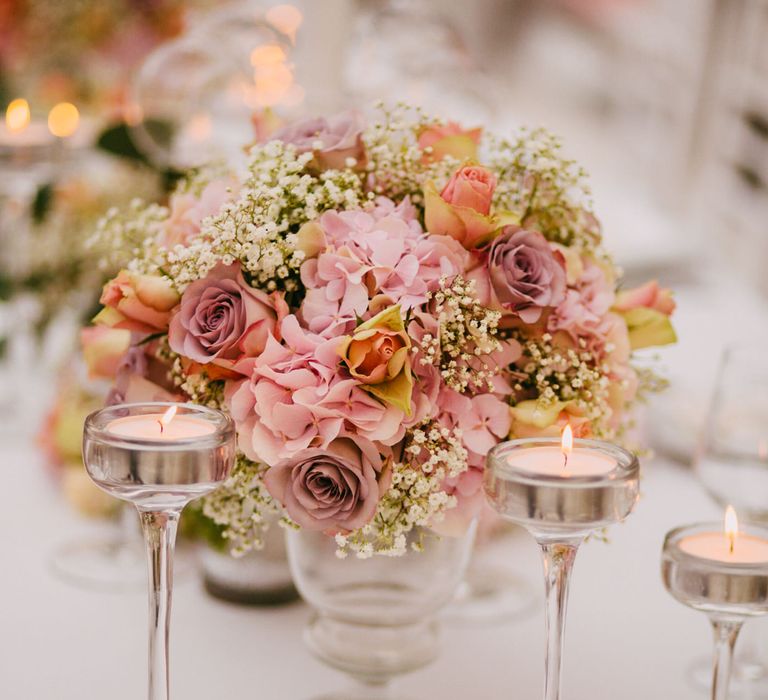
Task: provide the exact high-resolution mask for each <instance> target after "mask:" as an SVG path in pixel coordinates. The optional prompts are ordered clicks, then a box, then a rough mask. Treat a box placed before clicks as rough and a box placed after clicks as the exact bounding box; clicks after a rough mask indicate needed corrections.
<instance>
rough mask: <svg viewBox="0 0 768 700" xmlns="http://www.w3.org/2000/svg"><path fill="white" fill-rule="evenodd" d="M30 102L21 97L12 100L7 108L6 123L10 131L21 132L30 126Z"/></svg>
mask: <svg viewBox="0 0 768 700" xmlns="http://www.w3.org/2000/svg"><path fill="white" fill-rule="evenodd" d="M31 118H32V117H31V115H30V112H29V102H27V101H26V100H23V99H21V98H19V99H16V100H12V101H11V103H10V104H9V105H8V109H6V110H5V125H6V126H7V127H8V131H12V132H14V133H19V132H21V131H24V129H26V128H27V126H29V122H30V119H31Z"/></svg>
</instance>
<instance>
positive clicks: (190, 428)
mask: <svg viewBox="0 0 768 700" xmlns="http://www.w3.org/2000/svg"><path fill="white" fill-rule="evenodd" d="M175 413H176V412H175V411H173V412H171V410H169V411H166V412H165V413H145V414H143V415H137V416H127V417H125V418H116V419H115V420H113V421H110V423H108V424H107V431H109V432H110V433H113V434H114V435H119V436H121V437H128V438H140V439H142V440H161V441H167V440H171V441H172V440H185V439H189V438H197V437H204V436H205V435H211V434H213V433H214V431H215V430H216V428H215V427H214V426H213V424H212V423H210V422H208V421H206V420H202V419H200V418H194V417H192V416H176V415H175Z"/></svg>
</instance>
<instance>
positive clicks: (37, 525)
mask: <svg viewBox="0 0 768 700" xmlns="http://www.w3.org/2000/svg"><path fill="white" fill-rule="evenodd" d="M702 294H703V291H702V290H693V292H692V293H691V294H690V295H689V296H688V297H685V295H681V298H680V301H681V308H680V315H679V318H678V328H680V329H681V331H682V333H681V336H682V342H681V343H680V345H679V346H678V347H677V348H675V349H674V350H673V351H672V352H670V353H668V354H667V358H668V359H667V364H668V365H669V366H670V368H671V369H672V375H673V377H674V376H675V372H676V371H678V372H680V373H684V372H685V371H687V373H688V375H689V376H690V375H691V372H692V371H693V367H692V361H693V362H694V363H695V364H696V365H697V366H701V368H702V369H701V370H700V372H699V373H697V374H696V376H698V377H701V379H702V381H706V380H708V379H709V378H711V369H709V370H704V369H703V367H704V366H707V367H708V368H711V366H712V363H711V362H709V361H710V360H712V359H713V358H714V356H715V355H716V354H717V350H718V347H717V343H716V342H715V341H714V340H713V338H712V334H711V333H710V332H709V331H708V330H707V328H710V329H711V328H712V327H711V326H709V325H708V321H707V319H709V320H711V318H712V314H715V315H717V316H718V317H719V318H720V323H721V324H723V323H726V322H728V319H729V317H728V315H727V314H726V315H722V314H719V313H716V309H713V308H712V305H716V302H717V301H719V303H720V304H721V306H723V307H725V306H728V305H732V304H733V303H734V299H733V297H731V296H730V295H729V296H721V295H711V296H710V297H703V298H704V301H701V300H702V296H701V295H702ZM697 302H698V303H697ZM721 310H722V309H721ZM730 322H731V323H735V319H733V318H732V317H731V319H730ZM721 330H722V328H721ZM704 335H706V336H707V337H708V338H709V340H707V341H706V342H705V338H704ZM724 337H727V333H726V335H720V336H719V338H718V340H720V341H722V339H723V338H724ZM705 359H707V363H705V362H704V360H705ZM704 398H705V397H704V396H701V397H699V396H697V397H695V400H696V401H697V402H698V401H701V400H703V399H704ZM644 466H645V469H644V480H643V497H642V500H641V501H640V503H639V504H638V506H637V509H636V511H635V513H634V514H633V515H632V516H631V517H630V518H629V519H628V521H627V522H626V523H625V524H623V525H620V526H617V527H615V528H613V529H612V530H611V532H610V537H611V543H610V544H604V543H601V542H591V543H588V544H587V545H585V546H584V547H583V548H582V551H581V552H580V554H579V557H578V559H577V562H576V569H575V577H574V580H573V585H572V591H571V600H570V606H569V619H568V629H567V634H566V654H565V666H564V697H565V699H566V700H649V699H650V698H658V699H659V700H694V699H695V698H701V697H704V696H703V695H701V694H700V693H697V692H695V691H693V690H692V689H691V688H690V686H689V684H688V682H687V680H686V677H685V673H686V671H687V669H688V667H689V665H690V663H691V661H692V660H693V659H694V658H695V657H697V656H702V655H707V654H709V653H710V648H711V639H710V629H709V625H708V622H707V620H706V618H705V616H704V615H702V614H700V613H696V612H693V611H691V610H689V609H687V608H685V607H683V606H682V605H680V604H678V603H677V602H675V601H674V600H673V599H672V598H671V597H670V596H669V595H668V594H667V593H666V591H665V590H664V588H663V586H662V583H661V580H660V575H659V556H660V550H661V544H662V539H663V536H664V534H665V532H666V531H667V530H668V529H670V528H671V527H673V526H675V525H679V524H682V523H686V522H692V521H698V520H704V519H717V518H719V517H721V514H720V513H719V512H718V510H717V508H716V507H715V506H714V505H713V504H712V503H711V502H710V500H709V499H708V498H707V496H706V495H705V494H704V492H703V490H702V489H701V487H700V486H699V485H698V484H697V482H696V480H695V479H694V478H693V476H692V475H691V474H690V473H688V472H687V471H685V470H684V469H682V468H679V467H675V466H673V465H672V464H671V463H668V462H665V461H663V460H662V459H658V460H657V461H656V462H653V463H648V464H645V465H644ZM0 469H2V475H3V479H2V486H3V489H2V509H1V510H0V513H1V514H2V515H1V517H0V522H1V523H2V535H3V539H2V550H1V551H2V555H1V556H0V562H1V563H0V698H2V699H3V700H96V699H98V700H102V699H108V700H136V698H141V697H145V692H146V691H145V674H146V639H145V636H146V598H145V593H143V592H140V591H136V592H134V593H109V592H95V591H88V590H82V589H79V588H77V587H73V586H72V585H69V584H67V583H64V582H62V581H60V580H59V579H57V578H56V577H55V576H54V575H53V574H52V573H51V570H50V555H51V552H52V551H53V550H54V548H55V547H56V546H57V545H59V544H61V543H62V542H64V541H67V540H72V539H74V538H77V537H79V536H85V535H91V534H93V532H94V529H95V528H96V527H97V526H96V525H95V524H94V523H92V522H90V521H85V520H82V519H81V518H80V517H78V516H77V515H75V514H74V513H73V512H72V511H71V509H70V507H69V506H68V505H67V504H66V503H64V502H63V500H62V498H61V496H60V495H59V494H57V493H56V491H55V488H54V486H53V484H51V483H50V480H49V478H48V476H47V475H46V473H45V470H44V468H43V466H42V464H41V458H40V457H39V456H38V455H37V453H36V451H35V449H34V448H33V447H32V446H31V445H25V444H23V443H21V444H15V445H14V444H13V443H12V442H10V441H8V440H7V439H6V440H5V441H4V442H3V444H2V446H1V447H0ZM497 556H499V557H506V558H507V559H508V561H513V562H514V563H515V565H516V566H517V568H518V570H519V572H520V574H521V575H522V576H524V577H526V578H527V579H528V580H529V581H530V582H531V584H532V585H533V586H535V587H536V590H537V591H540V592H541V598H540V601H541V602H539V604H538V606H537V608H536V609H535V610H532V611H531V614H530V615H528V616H527V617H525V618H524V619H522V620H519V621H516V622H513V623H502V624H496V625H485V626H467V625H464V626H460V625H458V624H457V623H455V622H451V623H449V624H446V625H445V629H444V651H443V654H442V656H441V657H440V659H439V660H438V661H437V662H436V663H435V664H433V665H432V666H430V667H429V668H427V669H424V670H423V671H420V672H418V673H415V674H413V675H411V676H408V677H406V678H404V679H403V680H402V681H401V687H402V689H403V691H404V692H405V693H406V694H407V695H408V696H409V697H412V698H421V699H422V700H436V699H443V700H466V699H467V698H472V700H501V699H503V698H510V699H512V698H516V699H519V700H533V699H537V698H539V697H541V692H542V683H543V647H544V624H543V600H542V599H543V583H542V580H541V566H540V563H539V558H538V552H537V549H536V547H535V546H534V544H533V542H532V541H531V540H529V539H528V538H527V537H524V536H520V537H517V538H514V539H513V540H511V541H510V543H509V545H508V546H507V547H505V548H504V549H503V550H502V551H500V552H499V553H498V555H497ZM308 615H309V611H308V609H307V608H306V607H305V606H303V605H299V604H297V605H293V606H289V607H286V608H282V609H265V610H261V609H249V608H241V607H236V606H232V605H228V604H224V603H221V602H218V601H215V600H213V599H211V598H209V597H207V596H206V594H205V593H204V592H203V590H202V587H201V585H200V583H199V581H198V580H197V579H196V578H195V576H188V577H187V578H186V579H184V580H181V581H179V582H178V585H177V587H176V592H175V599H174V605H173V624H172V650H171V657H172V658H171V673H172V692H173V694H174V697H175V698H177V699H178V698H183V699H184V700H202V699H203V698H222V699H226V700H229V699H230V698H231V699H235V698H248V699H249V700H262V699H263V700H310V699H311V698H314V697H315V696H317V695H319V694H322V692H324V691H329V690H334V689H338V688H340V687H343V686H344V685H345V679H344V678H343V677H342V676H341V674H338V673H336V672H335V671H333V670H331V669H328V668H325V667H324V666H323V665H322V664H321V663H319V662H318V661H316V660H314V658H313V657H311V656H310V654H309V653H308V652H307V651H306V650H305V648H304V646H303V643H302V639H301V633H302V627H303V625H304V623H305V621H306V619H307V617H308ZM751 624H752V626H753V627H754V626H755V625H762V626H763V628H764V630H763V631H764V632H766V633H768V629H765V627H766V623H764V622H763V621H755V622H753V623H751Z"/></svg>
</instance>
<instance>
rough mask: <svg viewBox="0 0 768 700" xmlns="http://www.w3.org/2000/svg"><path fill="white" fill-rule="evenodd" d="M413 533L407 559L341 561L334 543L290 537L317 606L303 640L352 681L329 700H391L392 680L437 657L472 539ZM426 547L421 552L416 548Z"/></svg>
mask: <svg viewBox="0 0 768 700" xmlns="http://www.w3.org/2000/svg"><path fill="white" fill-rule="evenodd" d="M474 530H475V527H474V524H473V525H472V527H471V528H470V529H469V530H468V531H467V532H466V533H465V534H464V535H462V536H461V537H445V536H438V535H436V534H434V533H432V532H431V531H429V530H426V529H421V528H416V529H414V530H413V531H412V532H411V534H410V535H409V537H408V540H409V541H408V545H409V546H408V550H407V552H406V553H405V554H403V555H402V556H394V557H388V556H373V557H370V558H367V559H361V558H358V557H356V556H355V555H354V554H350V555H348V556H347V557H345V558H340V557H339V556H337V554H336V549H337V547H336V543H335V541H334V539H333V538H332V537H327V536H326V535H323V534H321V533H317V532H309V531H305V530H297V531H293V530H292V531H289V532H288V534H287V545H288V561H289V563H290V566H291V571H292V573H293V577H294V581H295V583H296V587H297V588H298V589H299V593H301V595H302V597H303V598H304V599H305V600H306V601H307V603H309V604H310V605H311V606H312V607H313V608H314V615H313V617H312V619H311V621H310V622H309V624H308V626H307V628H306V630H305V634H304V639H305V642H306V644H307V645H308V647H309V648H310V650H311V651H312V652H313V653H314V654H315V656H317V657H318V658H319V659H320V660H321V661H323V662H324V663H326V664H328V665H329V666H332V667H333V668H336V669H338V670H340V671H343V672H345V673H347V674H348V675H350V676H351V677H352V678H353V679H354V681H355V682H356V686H355V687H353V688H349V689H346V690H345V691H343V692H341V693H338V694H330V695H326V696H323V698H324V700H341V699H342V698H343V699H344V700H358V699H363V698H365V699H372V698H392V697H394V696H393V695H392V692H393V691H392V688H391V681H392V679H393V678H395V677H396V676H400V675H402V674H405V673H409V672H411V671H416V670H417V669H420V668H422V667H424V666H426V665H427V664H429V663H430V662H431V661H433V660H434V659H435V658H436V657H437V655H438V653H439V626H438V620H437V616H438V613H439V612H440V611H441V610H442V609H443V608H444V607H445V605H446V604H447V603H449V602H450V601H451V599H452V598H453V596H454V595H455V592H456V588H457V586H458V585H459V584H460V583H461V581H462V578H463V576H464V572H465V569H466V566H467V562H468V560H469V554H470V551H471V548H472V542H473V539H474ZM415 542H420V543H423V549H422V550H421V551H415V550H414V549H412V548H411V546H410V545H411V543H415Z"/></svg>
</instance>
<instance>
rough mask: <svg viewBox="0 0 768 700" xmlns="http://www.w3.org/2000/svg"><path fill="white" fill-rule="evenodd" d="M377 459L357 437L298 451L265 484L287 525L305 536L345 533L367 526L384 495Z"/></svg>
mask: <svg viewBox="0 0 768 700" xmlns="http://www.w3.org/2000/svg"><path fill="white" fill-rule="evenodd" d="M384 472H385V467H384V462H383V460H382V457H381V454H380V453H379V451H378V449H377V448H376V447H375V445H374V444H373V443H372V442H370V441H368V440H366V439H365V438H361V437H359V436H354V437H351V436H340V437H339V438H337V439H336V440H334V441H333V442H331V443H330V444H329V445H328V447H327V448H326V449H309V450H303V451H301V452H299V453H298V454H296V455H295V456H293V457H291V458H289V459H284V460H282V461H281V462H279V463H278V464H276V465H275V466H273V467H272V468H270V469H269V470H268V471H267V473H266V475H265V477H264V483H265V484H266V487H267V490H268V491H269V492H270V494H272V496H273V497H274V498H275V499H277V500H278V501H279V502H280V503H282V504H283V506H284V507H285V509H286V511H287V512H288V515H289V516H290V517H291V519H292V520H293V521H294V522H296V523H297V524H298V525H300V526H301V527H304V528H306V529H308V530H315V531H321V532H325V533H328V534H336V533H346V532H350V531H352V530H357V529H358V528H361V527H362V526H363V525H365V524H366V523H368V522H370V520H371V519H372V518H373V516H374V514H375V513H376V506H377V505H378V503H379V499H380V497H381V495H382V494H383V493H384V491H385V490H386V486H387V483H386V481H387V479H386V478H385V477H386V474H385V473H384Z"/></svg>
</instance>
